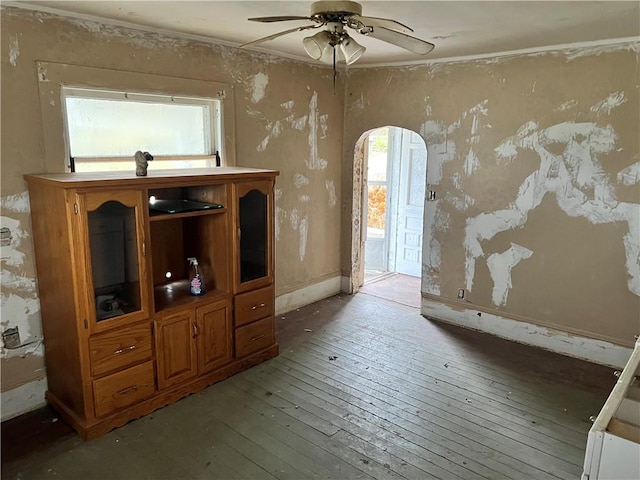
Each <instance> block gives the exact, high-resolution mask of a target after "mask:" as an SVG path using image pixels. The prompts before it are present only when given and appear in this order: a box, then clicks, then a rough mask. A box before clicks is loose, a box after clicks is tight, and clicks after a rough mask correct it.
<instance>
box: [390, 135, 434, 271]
mask: <svg viewBox="0 0 640 480" xmlns="http://www.w3.org/2000/svg"><path fill="white" fill-rule="evenodd" d="M401 137H402V139H401V149H400V150H401V155H400V181H399V182H398V183H399V185H398V187H399V190H398V197H397V198H398V204H397V209H396V212H397V222H395V223H396V238H395V240H396V242H395V243H396V254H395V269H394V270H395V271H396V272H398V273H403V274H405V275H411V276H414V277H420V276H421V274H422V223H423V222H422V220H423V215H424V201H425V189H426V182H427V151H426V149H425V145H424V141H423V140H422V138H421V137H420V136H419V135H418V134H417V133H415V132H411V131H409V130H402V134H401Z"/></svg>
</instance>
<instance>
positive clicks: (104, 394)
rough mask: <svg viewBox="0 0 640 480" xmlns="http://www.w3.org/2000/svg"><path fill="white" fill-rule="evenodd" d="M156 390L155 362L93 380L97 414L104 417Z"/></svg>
mask: <svg viewBox="0 0 640 480" xmlns="http://www.w3.org/2000/svg"><path fill="white" fill-rule="evenodd" d="M154 392H155V382H154V379H153V362H146V363H143V364H142V365H137V366H135V367H131V368H128V369H126V370H123V371H122V372H118V373H114V374H113V375H109V376H108V377H104V378H101V379H99V380H95V381H94V382H93V397H94V403H95V407H96V415H97V416H98V417H103V416H105V415H108V414H110V413H111V412H113V411H115V410H118V409H120V408H124V407H126V406H129V405H132V404H134V403H138V402H139V401H141V400H144V399H145V398H148V397H151V396H152V395H153V393H154Z"/></svg>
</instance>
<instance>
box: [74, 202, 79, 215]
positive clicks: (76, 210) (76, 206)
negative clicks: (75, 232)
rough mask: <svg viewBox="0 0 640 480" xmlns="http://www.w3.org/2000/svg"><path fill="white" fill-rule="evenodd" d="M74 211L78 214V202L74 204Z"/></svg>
mask: <svg viewBox="0 0 640 480" xmlns="http://www.w3.org/2000/svg"><path fill="white" fill-rule="evenodd" d="M73 213H75V214H76V215H77V214H78V204H77V203H74V204H73Z"/></svg>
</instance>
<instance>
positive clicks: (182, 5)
mask: <svg viewBox="0 0 640 480" xmlns="http://www.w3.org/2000/svg"><path fill="white" fill-rule="evenodd" d="M360 3H361V5H362V14H363V15H365V16H372V17H384V18H391V19H394V20H397V21H399V22H401V23H404V24H405V25H408V26H409V27H411V28H413V29H414V33H413V34H412V35H414V36H416V37H418V38H422V39H424V40H427V41H430V42H431V43H434V44H435V45H436V48H435V50H434V51H432V52H431V53H430V54H428V55H427V56H426V57H421V56H419V55H416V54H413V53H411V52H407V51H405V50H402V49H401V48H399V47H396V46H393V45H390V44H387V43H384V42H382V41H380V40H376V39H373V38H367V37H364V36H363V35H360V34H359V33H357V32H354V31H350V33H351V34H352V36H353V37H354V38H355V39H356V40H357V41H358V42H359V43H360V44H362V45H363V46H365V47H366V48H367V51H366V53H365V54H364V55H363V57H362V58H360V60H358V62H357V64H356V65H358V66H365V65H374V64H381V63H395V62H402V63H412V62H416V61H420V60H423V59H436V58H452V57H461V56H479V55H480V56H481V55H490V54H494V53H498V52H506V51H513V50H522V49H536V48H540V47H549V46H553V45H565V44H570V43H578V42H593V41H606V40H612V39H621V38H629V37H639V36H640V2H639V1H637V0H632V1H603V2H588V1H543V2H527V1H510V2H494V1H466V2H459V1H412V2H406V1H362V2H360ZM3 4H5V5H11V6H18V7H23V8H35V9H38V10H43V9H44V10H45V11H54V12H56V13H63V12H67V13H68V14H69V15H72V16H79V17H80V18H85V19H87V18H88V19H92V18H93V19H103V20H102V21H106V22H107V23H112V24H117V25H129V26H132V25H138V26H141V27H143V28H144V29H147V30H154V31H163V32H177V33H181V34H187V35H194V36H197V37H200V38H201V39H202V40H206V39H210V40H211V41H218V42H219V43H223V44H226V45H233V46H236V45H240V44H242V43H246V42H249V41H252V40H255V39H257V38H261V37H263V36H267V35H270V34H273V33H276V32H279V31H282V30H286V29H289V28H293V27H296V26H298V25H303V24H311V22H305V21H302V22H300V21H288V22H279V23H257V22H249V21H247V18H248V17H261V16H272V15H302V16H308V15H309V14H310V5H311V2H310V1H280V2H272V1H242V0H241V1H231V2H229V1H187V0H184V1H175V0H174V1H168V0H165V1H100V0H93V1H87V0H85V1H56V0H50V1H14V2H3ZM309 35H310V33H308V32H295V33H291V34H289V35H286V36H283V37H280V38H278V39H275V40H272V41H269V42H265V43H263V44H260V45H258V46H255V47H252V49H253V50H258V51H263V52H265V51H266V52H270V53H273V54H276V55H283V56H287V57H294V58H299V59H301V60H304V61H312V60H311V59H310V58H308V57H307V56H306V54H305V52H304V49H303V48H302V39H303V38H304V37H306V36H309Z"/></svg>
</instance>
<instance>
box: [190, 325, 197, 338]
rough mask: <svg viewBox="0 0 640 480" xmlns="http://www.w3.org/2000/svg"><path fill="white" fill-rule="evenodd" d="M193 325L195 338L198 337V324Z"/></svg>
mask: <svg viewBox="0 0 640 480" xmlns="http://www.w3.org/2000/svg"><path fill="white" fill-rule="evenodd" d="M191 325H192V326H193V338H196V337H197V336H198V325H196V324H195V323H192V324H191Z"/></svg>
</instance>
